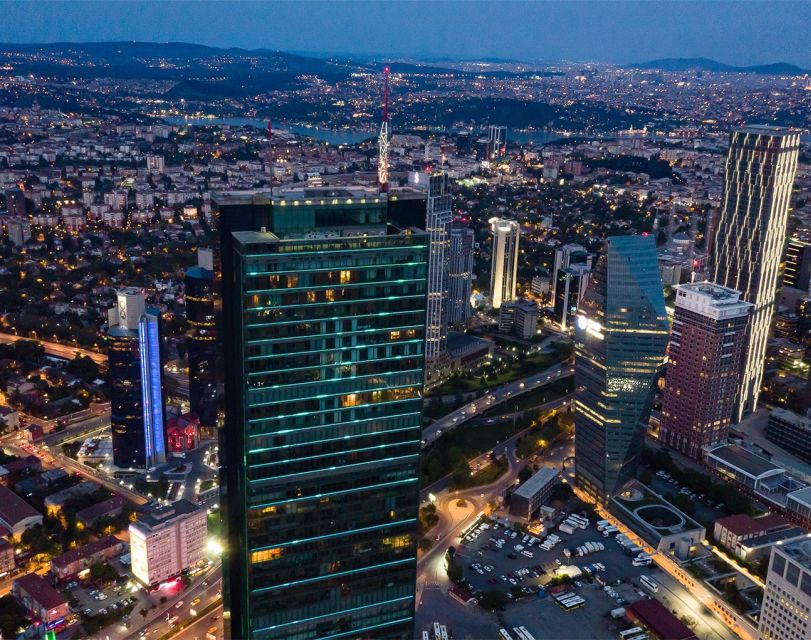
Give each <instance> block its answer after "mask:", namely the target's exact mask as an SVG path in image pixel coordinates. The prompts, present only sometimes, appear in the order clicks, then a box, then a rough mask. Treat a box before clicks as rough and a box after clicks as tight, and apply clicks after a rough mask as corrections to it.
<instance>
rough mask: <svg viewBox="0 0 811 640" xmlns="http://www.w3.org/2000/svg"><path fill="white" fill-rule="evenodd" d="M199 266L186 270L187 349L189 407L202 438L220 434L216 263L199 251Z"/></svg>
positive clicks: (204, 252) (205, 253)
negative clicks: (215, 298) (215, 304)
mask: <svg viewBox="0 0 811 640" xmlns="http://www.w3.org/2000/svg"><path fill="white" fill-rule="evenodd" d="M197 255H198V264H197V266H196V267H191V268H189V269H187V270H186V277H185V285H186V348H187V350H188V354H189V355H188V360H189V405H190V407H191V410H192V412H194V413H196V414H197V415H198V416H199V418H200V431H201V435H202V436H203V437H205V438H214V437H216V434H217V431H216V430H217V363H216V353H217V351H216V344H217V343H216V339H217V328H216V319H215V312H214V268H213V267H214V264H213V263H214V261H213V257H212V253H211V251H210V250H209V251H205V250H198V254H197Z"/></svg>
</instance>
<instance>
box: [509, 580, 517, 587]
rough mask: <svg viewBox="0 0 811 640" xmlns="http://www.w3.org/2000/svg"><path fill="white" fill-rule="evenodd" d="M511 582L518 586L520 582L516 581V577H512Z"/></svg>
mask: <svg viewBox="0 0 811 640" xmlns="http://www.w3.org/2000/svg"><path fill="white" fill-rule="evenodd" d="M509 582H510V584H512V585H515V586H516V587H517V586H518V582H517V581H516V579H515V578H510V580H509Z"/></svg>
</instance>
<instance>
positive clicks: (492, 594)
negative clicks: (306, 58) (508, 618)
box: [479, 591, 507, 611]
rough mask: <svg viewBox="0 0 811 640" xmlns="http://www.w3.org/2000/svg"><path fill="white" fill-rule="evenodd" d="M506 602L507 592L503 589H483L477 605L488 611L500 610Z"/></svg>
mask: <svg viewBox="0 0 811 640" xmlns="http://www.w3.org/2000/svg"><path fill="white" fill-rule="evenodd" d="M505 604H507V594H506V593H504V592H503V591H485V592H484V593H483V594H482V596H481V597H480V598H479V605H480V606H481V607H482V608H483V609H487V610H488V611H497V610H498V611H500V610H501V609H503V608H504V605H505Z"/></svg>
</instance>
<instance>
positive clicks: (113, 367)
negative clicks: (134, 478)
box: [106, 287, 166, 469]
mask: <svg viewBox="0 0 811 640" xmlns="http://www.w3.org/2000/svg"><path fill="white" fill-rule="evenodd" d="M117 300H118V304H117V305H116V306H115V307H113V308H112V309H110V311H109V314H108V316H109V317H108V325H109V327H108V329H107V336H106V340H107V356H108V378H109V382H110V423H111V431H112V439H113V464H114V465H115V466H117V467H119V468H122V469H144V468H148V467H151V466H154V465H156V464H160V463H162V462H165V461H166V434H165V428H164V422H165V420H164V411H165V409H164V405H163V393H162V380H163V367H162V363H161V357H160V334H159V327H158V323H159V313H158V311H157V310H156V309H151V308H150V309H147V308H146V301H145V299H144V294H143V292H142V291H141V290H140V289H137V288H135V287H127V288H125V289H121V290H120V291H119V292H118V294H117Z"/></svg>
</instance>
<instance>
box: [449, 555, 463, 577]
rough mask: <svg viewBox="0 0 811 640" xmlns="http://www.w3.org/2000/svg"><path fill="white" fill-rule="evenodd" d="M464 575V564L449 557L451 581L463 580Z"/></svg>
mask: <svg viewBox="0 0 811 640" xmlns="http://www.w3.org/2000/svg"><path fill="white" fill-rule="evenodd" d="M463 577H464V571H463V570H462V565H461V564H459V563H457V562H454V561H453V559H452V558H448V580H450V581H451V582H461V581H462V578H463Z"/></svg>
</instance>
